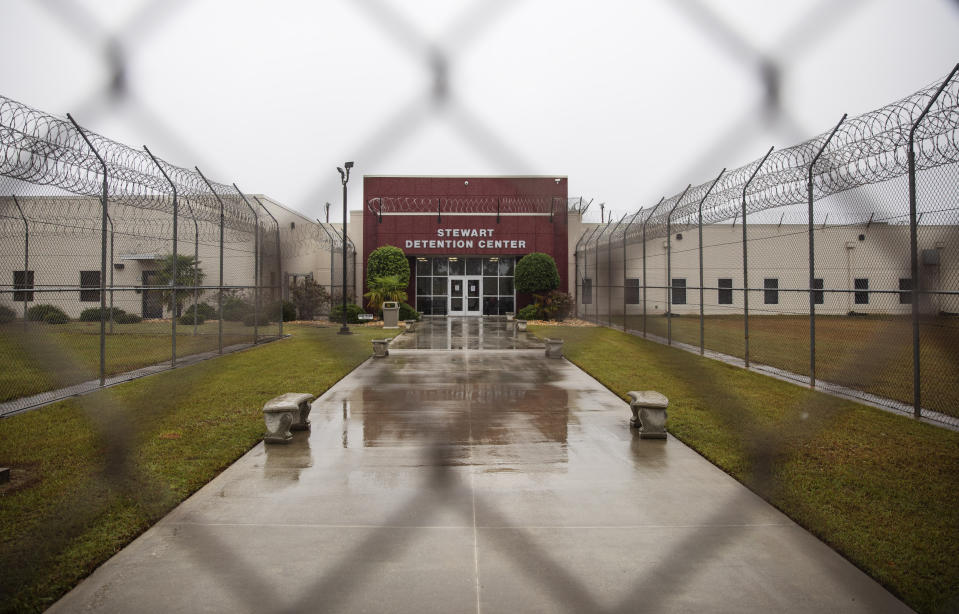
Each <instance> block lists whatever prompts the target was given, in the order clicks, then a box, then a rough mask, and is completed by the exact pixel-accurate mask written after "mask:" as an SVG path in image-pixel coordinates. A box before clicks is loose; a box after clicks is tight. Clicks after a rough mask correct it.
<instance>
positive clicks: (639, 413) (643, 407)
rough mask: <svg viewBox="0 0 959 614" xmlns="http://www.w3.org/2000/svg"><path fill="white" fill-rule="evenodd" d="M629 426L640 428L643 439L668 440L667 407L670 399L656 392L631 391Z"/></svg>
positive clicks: (640, 435)
mask: <svg viewBox="0 0 959 614" xmlns="http://www.w3.org/2000/svg"><path fill="white" fill-rule="evenodd" d="M629 398H630V399H631V401H630V402H629V409H630V411H632V412H633V417H632V418H631V419H630V421H629V426H630V427H632V428H639V437H640V438H641V439H666V407H667V406H668V405H669V399H667V398H666V397H665V395H662V394H660V393H658V392H656V391H654V390H642V391H637V390H631V391H630V392H629Z"/></svg>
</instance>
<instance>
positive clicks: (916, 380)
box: [908, 64, 959, 418]
mask: <svg viewBox="0 0 959 614" xmlns="http://www.w3.org/2000/svg"><path fill="white" fill-rule="evenodd" d="M956 72H959V64H956V66H955V67H954V68H953V69H952V72H950V73H949V76H948V77H946V79H945V80H944V81H943V82H942V85H940V86H939V89H937V90H936V93H935V94H933V96H932V98H930V99H929V104H927V105H926V108H925V109H923V111H922V113H921V114H920V115H919V117H918V118H916V121H915V122H914V123H913V124H912V126H911V127H910V128H909V152H908V159H909V259H910V271H911V273H910V275H912V297H911V298H912V413H913V416H914V417H916V418H919V417H921V416H922V406H921V404H920V403H921V400H922V397H921V392H922V388H921V384H920V377H919V376H920V371H919V223H918V221H917V220H916V208H917V207H916V149H915V142H916V128H918V127H919V124H921V123H922V120H923V119H925V118H926V114H928V113H929V110H930V109H931V108H932V105H933V104H935V102H936V99H938V98H939V96H940V95H941V94H942V90H944V89H946V85H948V84H949V82H950V81H952V78H953V77H954V76H955V75H956Z"/></svg>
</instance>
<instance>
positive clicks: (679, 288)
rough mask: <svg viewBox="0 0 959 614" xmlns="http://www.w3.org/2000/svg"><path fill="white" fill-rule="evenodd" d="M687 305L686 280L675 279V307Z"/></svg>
mask: <svg viewBox="0 0 959 614" xmlns="http://www.w3.org/2000/svg"><path fill="white" fill-rule="evenodd" d="M685 304H686V278H685V277H683V278H682V279H679V278H673V305H685Z"/></svg>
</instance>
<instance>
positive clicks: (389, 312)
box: [383, 301, 400, 328]
mask: <svg viewBox="0 0 959 614" xmlns="http://www.w3.org/2000/svg"><path fill="white" fill-rule="evenodd" d="M399 327H400V304H399V303H397V302H396V301H384V302H383V328H399Z"/></svg>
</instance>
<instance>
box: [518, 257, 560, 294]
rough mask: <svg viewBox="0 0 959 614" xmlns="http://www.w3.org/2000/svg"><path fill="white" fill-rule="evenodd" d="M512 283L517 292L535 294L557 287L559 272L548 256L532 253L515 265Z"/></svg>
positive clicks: (553, 261)
mask: <svg viewBox="0 0 959 614" xmlns="http://www.w3.org/2000/svg"><path fill="white" fill-rule="evenodd" d="M513 283H514V284H515V286H516V291H517V292H522V293H524V294H536V293H540V292H549V291H550V290H555V289H556V288H558V287H559V270H558V269H557V268H556V261H555V260H553V257H552V256H550V255H549V254H543V253H540V252H533V253H532V254H526V255H525V256H523V257H522V258H520V260H519V262H517V263H516V269H515V271H514V280H513Z"/></svg>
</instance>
